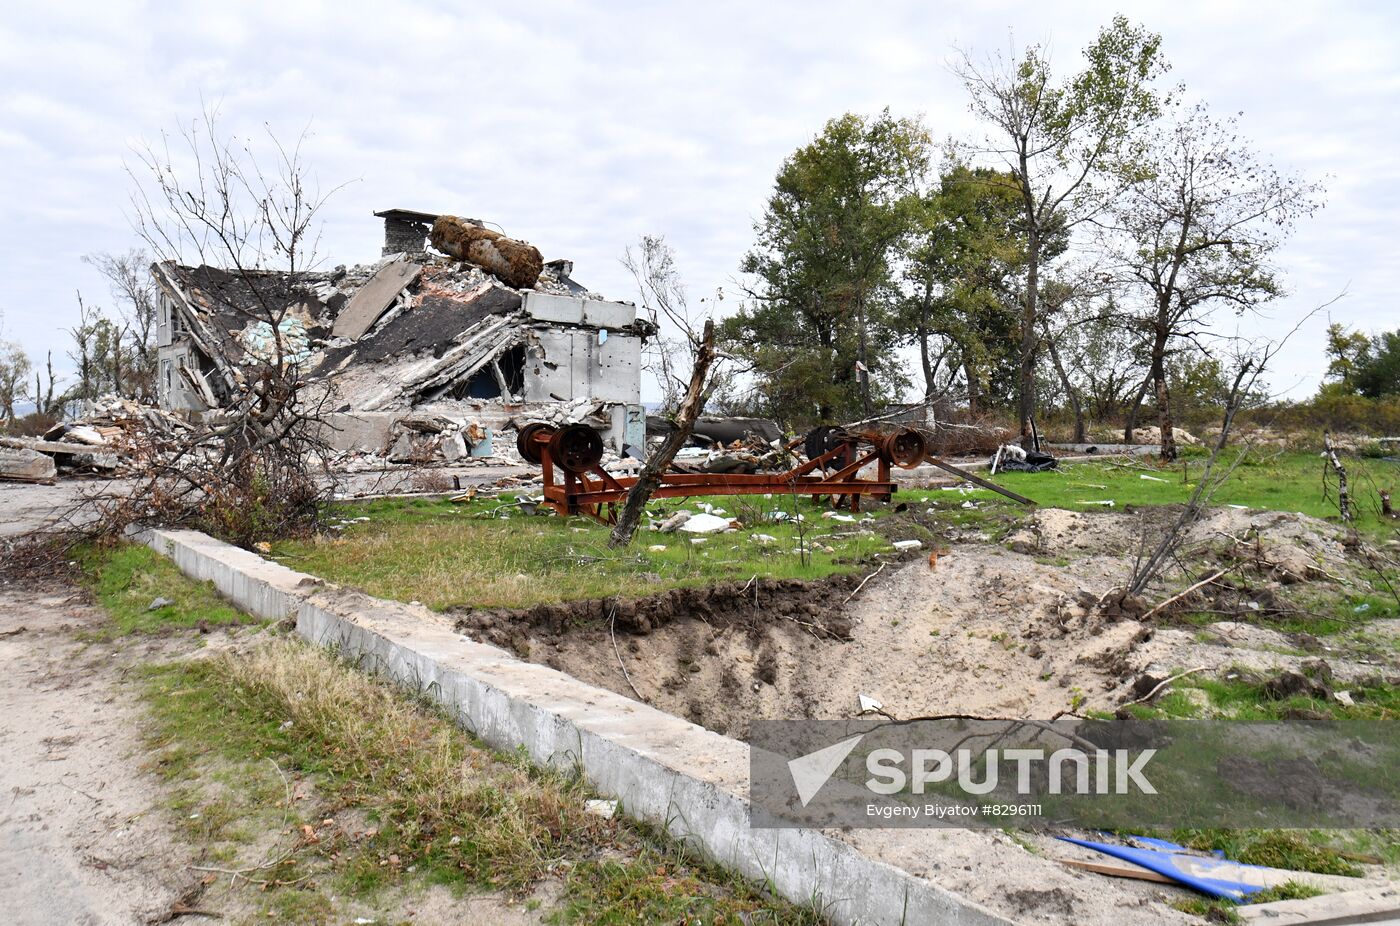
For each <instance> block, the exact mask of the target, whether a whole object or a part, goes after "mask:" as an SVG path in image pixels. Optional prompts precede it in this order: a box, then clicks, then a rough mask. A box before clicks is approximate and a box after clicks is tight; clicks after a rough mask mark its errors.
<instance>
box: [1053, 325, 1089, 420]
mask: <svg viewBox="0 0 1400 926" xmlns="http://www.w3.org/2000/svg"><path fill="white" fill-rule="evenodd" d="M1045 346H1046V347H1047V348H1049V350H1050V359H1051V360H1052V361H1053V362H1054V364H1055V372H1056V373H1057V374H1058V375H1059V377H1060V385H1062V386H1064V388H1065V394H1066V395H1067V396H1068V397H1069V404H1070V408H1071V409H1073V411H1074V443H1076V444H1082V443H1085V442H1086V441H1087V440H1088V438H1087V437H1086V436H1085V429H1084V403H1083V402H1082V401H1081V400H1080V398H1079V390H1078V389H1077V388H1075V385H1074V381H1073V380H1071V379H1070V378H1069V373H1068V372H1067V371H1066V370H1065V365H1064V364H1063V363H1062V362H1060V350H1059V348H1058V347H1057V346H1056V344H1055V338H1054V337H1053V336H1052V335H1051V334H1050V326H1049V323H1046V324H1045Z"/></svg>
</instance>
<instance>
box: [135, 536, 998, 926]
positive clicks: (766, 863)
mask: <svg viewBox="0 0 1400 926" xmlns="http://www.w3.org/2000/svg"><path fill="white" fill-rule="evenodd" d="M141 539H142V540H143V541H144V542H145V543H146V544H147V545H149V546H150V547H152V548H153V549H155V550H156V551H158V552H160V553H163V554H165V555H166V556H168V557H170V558H171V559H172V560H173V561H174V562H175V564H176V565H177V566H179V567H180V569H181V570H182V571H184V572H185V573H186V574H188V575H190V576H192V577H194V578H196V579H201V580H209V581H212V582H213V583H214V585H215V587H216V588H217V589H218V590H219V591H220V592H221V593H222V594H223V595H224V596H225V597H227V598H229V599H230V600H232V601H233V602H234V603H235V604H237V605H238V606H239V607H241V608H243V609H245V610H247V611H249V612H250V613H252V614H255V615H257V616H260V617H265V618H272V619H279V620H280V619H283V618H286V617H288V616H290V615H293V614H295V616H296V626H297V632H298V633H299V634H300V635H301V636H303V637H305V638H306V639H308V640H310V641H312V642H314V643H317V644H319V645H323V646H332V647H336V648H337V649H339V650H340V651H341V652H342V653H344V654H346V655H348V656H350V657H352V658H354V659H356V660H357V661H358V662H359V663H360V664H361V665H362V666H364V667H365V668H366V669H368V670H371V671H374V672H377V673H380V674H382V675H384V676H386V677H388V678H392V679H394V680H395V681H397V682H399V683H401V684H404V685H406V686H409V687H411V688H413V689H415V690H418V691H421V692H423V693H425V694H427V695H428V696H429V697H432V698H433V699H434V700H436V701H437V702H439V703H440V704H442V705H443V706H444V707H446V708H447V709H448V710H450V711H451V712H452V714H453V716H455V717H456V718H458V721H459V722H460V723H461V724H462V726H463V727H465V728H466V729H468V730H470V731H471V732H473V733H474V734H475V735H477V736H478V737H480V738H481V739H482V740H483V741H485V742H486V743H488V744H489V745H491V746H494V747H496V748H498V749H504V750H514V749H517V748H521V747H523V748H524V749H525V750H526V751H527V752H528V753H529V755H530V757H531V758H532V760H533V761H535V762H536V763H539V764H541V765H551V766H556V767H559V766H562V767H574V768H578V769H579V770H581V772H582V773H583V774H584V775H585V776H586V777H587V779H588V781H589V782H590V784H592V786H593V787H594V788H595V789H597V791H598V792H599V793H601V794H604V795H607V796H610V797H614V798H617V799H618V800H619V801H620V803H621V807H622V809H623V810H624V811H625V812H626V813H628V814H629V815H631V816H632V817H634V818H636V819H640V820H645V821H647V822H650V823H653V824H657V825H661V826H664V827H665V828H666V829H667V830H668V831H669V832H670V833H671V834H672V835H674V836H675V837H676V838H678V839H682V840H685V841H686V842H687V843H688V844H690V845H692V846H694V847H696V848H697V849H699V850H701V851H702V852H703V853H704V854H705V855H706V856H708V857H709V858H711V859H713V860H714V861H716V862H718V863H720V864H722V865H724V866H726V867H728V868H731V869H733V870H735V871H738V872H739V873H741V874H743V875H744V876H745V877H748V878H750V879H752V880H755V881H760V882H763V883H766V884H769V885H770V886H771V887H772V888H773V889H774V890H775V891H776V892H777V893H779V894H781V895H783V896H784V897H787V898H788V899H790V900H792V901H794V902H796V903H812V902H815V903H818V904H820V905H821V906H822V907H823V908H824V911H825V913H826V915H827V916H828V917H829V918H830V919H831V920H832V921H834V922H836V923H840V924H857V923H859V924H871V926H934V924H942V926H947V924H956V926H991V924H1008V923H1010V921H1009V920H1006V919H1004V918H1003V917H1001V916H999V915H997V914H996V913H994V912H992V911H991V910H989V909H987V908H986V907H983V906H981V905H979V904H977V903H974V902H972V901H970V900H968V899H966V898H964V897H961V896H959V895H957V894H954V893H952V892H950V891H948V890H946V889H944V888H942V887H940V886H939V885H938V884H937V883H935V882H934V881H931V880H929V879H928V878H925V877H920V876H918V875H915V874H912V873H910V872H908V871H905V870H904V869H902V868H899V867H896V866H894V865H891V864H888V863H886V862H883V861H880V860H878V859H875V858H871V857H869V856H868V855H866V854H864V853H862V852H861V850H860V849H859V848H858V847H857V846H855V845H852V844H851V843H850V842H847V841H843V840H841V839H839V838H836V837H835V836H834V835H831V834H828V833H827V832H824V831H819V830H799V829H783V830H771V829H753V828H751V827H750V826H749V825H748V798H747V792H748V769H749V759H748V746H747V745H746V744H744V743H742V742H740V741H738V740H734V739H731V738H729V737H725V736H721V735H719V734H717V733H714V732H712V731H709V730H706V729H704V728H703V727H700V726H697V725H695V724H693V723H690V722H689V721H686V720H683V719H681V718H679V717H676V716H674V715H671V714H667V713H665V712H663V711H659V710H657V709H655V708H653V707H650V706H648V705H645V704H641V703H639V702H636V701H632V700H630V699H628V698H624V697H622V696H621V695H618V694H615V693H614V692H611V691H607V690H605V689H601V688H596V687H594V686H592V685H588V684H585V683H584V682H581V681H579V680H578V679H575V678H573V677H572V676H569V675H566V674H564V673H562V672H559V671H556V670H554V669H550V668H548V667H546V666H541V665H536V664H534V663H528V662H524V661H522V660H520V659H518V658H516V657H515V656H514V655H512V654H510V653H507V652H505V651H504V650H501V649H498V648H496V647H494V646H489V645H486V644H483V643H478V642H475V641H473V640H471V639H469V638H467V637H465V636H463V635H461V634H458V633H456V632H455V630H454V629H453V627H452V625H451V623H450V622H448V621H447V620H446V619H445V618H443V617H441V616H440V615H437V614H434V613H433V612H431V611H429V610H428V609H426V608H424V607H421V606H416V605H407V604H402V603H399V602H393V601H384V600H382V599H377V598H371V597H369V596H366V595H362V594H359V593H356V592H350V591H346V590H344V589H339V588H336V587H333V586H328V585H326V584H325V583H323V582H321V581H320V580H318V579H316V578H314V577H312V576H308V575H305V574H303V573H298V572H295V571H293V570H291V569H288V568H286V567H284V566H282V565H280V564H277V563H272V562H269V561H267V560H264V559H263V558H262V557H259V556H257V555H256V554H253V553H249V552H248V551H246V550H241V549H238V548H236V547H233V546H230V545H228V544H225V543H222V542H220V541H217V540H214V539H213V538H211V537H208V536H207V535H204V534H201V533H198V532H195V531H183V530H178V531H177V530H152V531H148V532H146V533H145V534H144V535H143V536H142V538H141Z"/></svg>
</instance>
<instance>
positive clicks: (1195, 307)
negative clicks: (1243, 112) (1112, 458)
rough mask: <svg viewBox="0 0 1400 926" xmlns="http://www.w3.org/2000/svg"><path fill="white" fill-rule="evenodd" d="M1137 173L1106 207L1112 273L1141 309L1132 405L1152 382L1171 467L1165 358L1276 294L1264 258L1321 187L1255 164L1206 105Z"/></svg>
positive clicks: (1182, 121) (1313, 205)
mask: <svg viewBox="0 0 1400 926" xmlns="http://www.w3.org/2000/svg"><path fill="white" fill-rule="evenodd" d="M1137 174H1138V176H1139V178H1140V180H1139V182H1137V183H1135V184H1133V186H1132V187H1131V188H1130V189H1128V190H1126V191H1124V193H1123V195H1121V196H1120V197H1119V198H1118V199H1117V200H1116V201H1115V202H1114V204H1113V207H1112V210H1111V217H1112V218H1111V229H1112V231H1113V233H1114V235H1115V243H1116V249H1117V251H1118V253H1119V255H1120V258H1119V259H1120V260H1121V264H1122V267H1121V270H1120V271H1119V274H1120V276H1121V277H1122V278H1123V279H1124V280H1125V282H1127V283H1129V284H1131V285H1132V286H1134V287H1136V288H1138V289H1139V290H1140V291H1142V292H1143V293H1144V295H1145V296H1146V302H1147V305H1146V309H1145V311H1144V312H1143V313H1142V314H1141V315H1138V316H1137V317H1136V321H1137V324H1138V325H1139V326H1140V329H1141V331H1142V334H1143V337H1144V340H1145V342H1146V344H1147V347H1148V376H1147V381H1145V382H1144V385H1143V387H1142V388H1141V389H1140V390H1139V392H1138V396H1139V398H1138V400H1137V401H1138V402H1140V401H1141V398H1142V397H1143V396H1144V395H1145V393H1146V392H1147V388H1148V382H1150V385H1151V389H1152V392H1153V395H1154V396H1155V398H1156V405H1157V419H1158V427H1159V429H1160V432H1161V446H1162V459H1163V460H1174V459H1176V455H1177V448H1176V441H1175V438H1174V437H1173V423H1174V422H1173V414H1172V402H1171V396H1170V394H1169V392H1168V389H1167V358H1168V356H1169V355H1170V354H1171V352H1172V351H1173V350H1174V349H1180V348H1185V349H1190V348H1196V349H1202V350H1204V349H1205V345H1204V344H1203V343H1202V341H1201V338H1202V336H1203V335H1204V333H1205V329H1206V327H1207V325H1208V316H1209V313H1210V311H1211V310H1212V309H1214V308H1215V307H1216V306H1228V307H1229V308H1232V309H1234V310H1235V311H1236V312H1244V311H1247V310H1252V309H1256V308H1257V307H1258V306H1260V305H1261V304H1263V303H1265V302H1268V301H1269V300H1271V299H1273V298H1275V297H1276V296H1278V295H1279V294H1280V292H1282V286H1281V285H1280V283H1279V281H1278V279H1277V277H1276V274H1275V271H1274V269H1273V268H1272V267H1271V266H1270V264H1269V258H1270V257H1271V256H1272V254H1273V253H1274V251H1275V250H1276V249H1277V248H1278V246H1279V245H1280V244H1281V243H1282V241H1283V240H1284V238H1285V237H1286V236H1287V235H1288V233H1289V232H1290V231H1291V229H1292V227H1293V223H1294V221H1295V220H1296V219H1297V218H1299V217H1301V216H1306V215H1310V214H1312V213H1313V212H1314V211H1315V210H1316V209H1317V208H1318V206H1319V202H1318V196H1319V194H1320V193H1321V190H1322V187H1321V185H1320V184H1317V183H1305V182H1303V181H1302V180H1300V179H1298V178H1297V177H1293V176H1289V175H1285V174H1282V173H1280V172H1279V171H1277V170H1275V169H1274V168H1273V167H1271V166H1269V165H1268V164H1265V163H1263V162H1261V161H1260V160H1259V159H1258V158H1257V157H1256V156H1255V155H1254V153H1253V152H1252V151H1251V150H1250V148H1249V147H1248V145H1247V144H1246V143H1245V142H1243V141H1242V140H1241V139H1240V138H1239V136H1238V134H1237V131H1236V126H1235V123H1234V120H1233V119H1227V120H1224V121H1217V120H1215V119H1212V118H1211V117H1210V116H1209V115H1208V114H1207V112H1206V110H1205V107H1204V106H1195V107H1193V108H1191V109H1189V110H1187V111H1186V112H1185V113H1184V114H1183V116H1182V117H1181V118H1179V119H1178V120H1176V121H1175V123H1174V124H1172V125H1171V126H1169V127H1167V128H1165V129H1163V130H1161V131H1160V132H1159V133H1157V135H1156V137H1155V138H1154V143H1153V144H1152V146H1151V148H1150V149H1148V150H1147V151H1145V152H1144V153H1143V155H1142V157H1141V161H1140V166H1139V169H1138V171H1137ZM1135 412H1136V408H1134V409H1133V413H1131V414H1130V415H1129V418H1130V419H1135V418H1136V414H1135Z"/></svg>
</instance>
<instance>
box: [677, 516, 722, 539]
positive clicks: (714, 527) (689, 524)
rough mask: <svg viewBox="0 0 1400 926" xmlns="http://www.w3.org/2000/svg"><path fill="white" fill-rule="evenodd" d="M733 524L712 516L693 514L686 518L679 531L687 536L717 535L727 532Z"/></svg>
mask: <svg viewBox="0 0 1400 926" xmlns="http://www.w3.org/2000/svg"><path fill="white" fill-rule="evenodd" d="M733 523H734V522H732V521H730V520H729V519H728V518H722V517H719V516H718V515H713V514H706V513H703V512H702V513H700V514H693V515H691V516H690V517H688V518H686V519H685V521H684V522H683V523H682V524H681V525H680V529H681V530H683V531H685V532H686V533H688V534H718V533H721V532H723V531H727V530H729V529H730V527H731V526H732V525H733Z"/></svg>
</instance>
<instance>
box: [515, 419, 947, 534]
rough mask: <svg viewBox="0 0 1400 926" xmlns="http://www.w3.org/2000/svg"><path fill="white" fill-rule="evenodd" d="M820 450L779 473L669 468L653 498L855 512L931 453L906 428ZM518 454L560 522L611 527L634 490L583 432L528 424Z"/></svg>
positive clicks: (885, 495) (841, 439)
mask: <svg viewBox="0 0 1400 926" xmlns="http://www.w3.org/2000/svg"><path fill="white" fill-rule="evenodd" d="M797 443H799V442H794V443H793V445H790V446H789V449H791V447H792V446H795V445H796V444H797ZM825 446H827V447H828V448H829V449H827V450H826V451H825V452H823V453H819V454H817V455H816V456H813V457H811V458H809V459H808V460H807V461H806V462H805V463H802V464H800V465H798V466H795V467H793V468H792V469H789V470H788V471H786V472H782V473H752V474H750V473H692V472H684V471H680V470H677V469H674V468H673V469H670V470H668V471H667V472H665V473H663V474H662V475H661V485H660V486H659V487H658V488H657V489H656V491H655V492H653V493H652V498H684V497H689V496H700V495H810V496H811V497H812V498H813V500H815V499H817V498H820V497H821V496H823V495H829V496H831V498H832V503H833V505H835V506H837V507H840V506H841V505H842V504H844V505H846V506H848V507H849V508H850V510H851V511H859V510H860V498H861V496H862V495H871V496H874V497H875V498H877V499H881V500H883V501H888V500H889V499H890V497H891V496H892V495H894V493H895V490H896V486H895V483H894V481H893V480H892V479H891V478H890V471H891V468H892V467H894V466H899V467H901V468H904V469H912V468H913V467H915V466H918V465H919V464H920V463H921V462H923V460H924V458H925V456H926V455H927V451H928V447H927V444H926V443H925V441H924V438H923V435H921V434H919V433H918V432H917V431H913V430H909V429H903V430H899V431H896V432H894V433H892V434H878V433H873V432H862V433H847V432H843V431H835V432H833V433H832V434H831V435H830V437H828V438H825ZM516 447H517V449H518V450H519V451H520V455H521V456H522V457H524V458H525V459H526V460H528V461H530V462H531V463H535V464H537V465H539V466H540V467H541V469H542V471H543V476H544V497H545V502H546V504H548V505H549V506H550V507H551V508H553V509H554V510H555V511H556V512H558V513H559V514H562V515H574V514H581V515H585V516H587V517H590V518H593V519H594V520H597V521H600V522H602V523H604V524H614V523H616V521H617V504H618V502H621V501H625V500H626V498H627V493H628V492H629V491H630V490H631V488H632V486H634V485H636V483H637V479H636V477H632V476H627V477H618V476H614V475H612V474H611V473H609V472H607V471H606V470H604V469H603V467H602V466H601V465H600V464H601V461H602V457H603V445H602V440H601V439H600V438H599V437H598V435H597V433H596V432H595V431H594V430H593V429H592V428H590V427H588V426H586V425H569V426H567V427H564V428H557V429H556V428H553V427H551V426H549V425H544V424H532V425H528V426H526V427H525V428H522V429H521V431H520V433H519V434H518V435H517V437H516ZM871 463H874V464H875V465H876V475H875V478H874V479H868V478H861V477H860V475H859V473H860V471H861V470H862V469H864V468H865V467H866V466H868V465H870V464H871ZM556 476H560V477H562V481H556Z"/></svg>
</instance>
